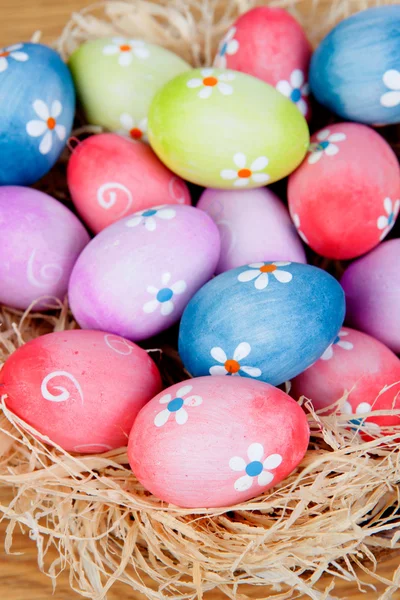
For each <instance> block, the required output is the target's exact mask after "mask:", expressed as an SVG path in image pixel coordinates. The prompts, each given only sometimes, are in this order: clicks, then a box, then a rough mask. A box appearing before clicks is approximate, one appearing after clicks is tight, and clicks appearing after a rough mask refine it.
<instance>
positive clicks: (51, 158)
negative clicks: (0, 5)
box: [0, 43, 75, 185]
mask: <svg viewBox="0 0 400 600" xmlns="http://www.w3.org/2000/svg"><path fill="white" fill-rule="evenodd" d="M74 112H75V91H74V86H73V83H72V77H71V74H70V72H69V69H68V67H67V66H66V65H65V63H64V62H63V61H62V60H61V58H60V56H59V55H58V54H57V52H55V50H52V49H51V48H48V47H47V46H43V45H42V44H30V43H29V44H13V45H12V46H8V47H7V48H3V49H2V50H1V51H0V157H1V160H0V185H30V184H31V183H34V182H35V181H37V180H38V179H40V178H41V177H42V176H43V175H45V174H46V173H47V172H48V171H49V170H50V169H51V167H52V166H53V165H54V163H55V162H56V160H57V159H58V157H59V156H60V154H61V152H62V150H63V148H64V146H65V144H66V142H67V139H68V136H69V135H70V133H71V127H72V122H73V119H74Z"/></svg>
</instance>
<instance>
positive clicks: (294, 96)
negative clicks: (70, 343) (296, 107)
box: [290, 89, 301, 102]
mask: <svg viewBox="0 0 400 600" xmlns="http://www.w3.org/2000/svg"><path fill="white" fill-rule="evenodd" d="M300 98H301V91H300V90H299V89H294V90H292V93H291V94H290V99H291V101H292V102H298V101H299V100H300Z"/></svg>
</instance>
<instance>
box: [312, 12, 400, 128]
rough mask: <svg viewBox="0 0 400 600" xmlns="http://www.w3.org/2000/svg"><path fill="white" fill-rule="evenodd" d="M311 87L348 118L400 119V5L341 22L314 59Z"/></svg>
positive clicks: (320, 99)
mask: <svg viewBox="0 0 400 600" xmlns="http://www.w3.org/2000/svg"><path fill="white" fill-rule="evenodd" d="M309 77H310V87H311V90H312V93H313V94H314V96H315V97H316V99H317V100H318V102H320V103H321V104H323V105H324V106H326V107H328V108H329V109H331V110H332V111H333V112H334V113H336V114H338V115H340V116H341V117H343V118H344V119H348V120H351V121H359V122H361V123H367V124H370V125H386V124H390V123H399V122H400V6H381V7H378V8H370V9H368V10H364V11H362V12H360V13H357V14H355V15H353V16H352V17H350V18H348V19H345V20H344V21H342V22H341V23H339V25H337V26H336V27H335V28H334V29H332V31H331V32H330V33H329V34H328V35H327V36H326V37H325V38H324V39H323V40H322V42H321V43H320V45H319V46H318V48H317V49H316V51H315V52H314V55H313V57H312V60H311V66H310V75H309Z"/></svg>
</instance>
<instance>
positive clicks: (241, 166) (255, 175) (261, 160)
mask: <svg viewBox="0 0 400 600" xmlns="http://www.w3.org/2000/svg"><path fill="white" fill-rule="evenodd" d="M233 162H234V164H235V165H236V167H237V168H236V169H223V170H222V171H221V173H220V175H221V177H222V179H226V180H232V179H235V180H236V181H235V182H234V184H233V185H234V186H235V187H245V186H246V185H249V183H250V182H251V181H254V182H255V183H260V184H265V183H267V181H269V179H270V176H269V175H268V174H267V173H259V172H258V171H263V170H264V169H265V168H266V167H267V166H268V163H269V160H268V158H267V157H266V156H259V157H258V158H256V159H255V160H254V161H253V162H252V163H251V165H250V168H247V167H246V164H247V158H246V156H245V155H244V154H243V152H237V153H236V154H234V156H233ZM255 171H257V172H255Z"/></svg>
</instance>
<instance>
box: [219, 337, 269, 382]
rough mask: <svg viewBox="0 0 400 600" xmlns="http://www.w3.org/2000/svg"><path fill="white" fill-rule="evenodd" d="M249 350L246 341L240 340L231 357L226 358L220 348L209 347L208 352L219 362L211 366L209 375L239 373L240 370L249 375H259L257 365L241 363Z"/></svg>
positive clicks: (259, 371) (249, 347)
mask: <svg viewBox="0 0 400 600" xmlns="http://www.w3.org/2000/svg"><path fill="white" fill-rule="evenodd" d="M250 352H251V346H250V344H248V343H247V342H241V343H240V344H239V345H238V347H237V348H236V349H235V351H234V353H233V358H228V356H227V355H226V353H225V352H224V351H223V350H222V348H219V347H215V348H211V351H210V354H211V356H212V357H213V359H214V360H216V361H217V362H219V363H221V365H216V366H214V367H211V368H210V370H209V373H210V375H240V371H243V373H246V375H249V377H260V375H261V373H262V371H261V370H260V369H258V368H257V367H247V366H244V365H242V364H241V361H242V360H243V359H244V358H246V357H247V356H248V355H249V354H250Z"/></svg>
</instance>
